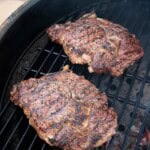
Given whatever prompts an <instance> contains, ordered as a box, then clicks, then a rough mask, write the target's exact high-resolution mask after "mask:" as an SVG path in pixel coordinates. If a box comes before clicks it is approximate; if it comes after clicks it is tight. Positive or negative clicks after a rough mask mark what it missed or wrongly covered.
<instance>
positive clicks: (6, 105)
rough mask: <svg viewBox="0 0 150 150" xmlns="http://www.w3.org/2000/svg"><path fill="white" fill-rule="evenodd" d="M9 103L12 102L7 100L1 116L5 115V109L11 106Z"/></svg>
mask: <svg viewBox="0 0 150 150" xmlns="http://www.w3.org/2000/svg"><path fill="white" fill-rule="evenodd" d="M9 104H10V101H7V103H6V104H5V106H4V108H3V110H2V111H1V113H0V117H1V116H2V115H3V113H4V112H5V110H6V109H7V107H8V106H9Z"/></svg>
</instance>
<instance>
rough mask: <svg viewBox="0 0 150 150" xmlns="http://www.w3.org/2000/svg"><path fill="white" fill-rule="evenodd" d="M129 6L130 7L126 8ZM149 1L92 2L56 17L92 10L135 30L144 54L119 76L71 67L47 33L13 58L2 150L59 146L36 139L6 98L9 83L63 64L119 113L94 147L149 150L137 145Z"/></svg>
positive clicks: (148, 93)
mask: <svg viewBox="0 0 150 150" xmlns="http://www.w3.org/2000/svg"><path fill="white" fill-rule="evenodd" d="M126 10H128V11H126ZM149 10H150V4H149V3H142V2H138V3H136V4H134V8H133V4H132V3H129V4H126V3H124V4H122V3H116V2H114V3H111V4H108V3H107V4H105V3H103V4H94V5H92V6H90V7H86V8H84V9H82V10H77V11H76V12H73V13H71V14H69V15H68V16H65V17H63V18H61V19H60V20H58V22H57V23H63V22H66V21H68V20H71V21H73V20H76V19H77V18H78V17H80V16H81V15H82V14H84V13H86V12H91V11H95V12H96V13H97V15H98V16H99V17H102V18H107V19H109V20H111V21H113V22H115V23H119V24H121V25H123V26H124V27H127V28H128V29H129V31H130V32H132V33H135V34H136V35H137V37H138V38H139V40H140V42H141V45H142V46H143V48H144V51H145V56H144V57H143V58H142V59H141V60H139V61H137V62H136V63H135V64H134V65H132V66H131V67H129V68H128V69H127V70H126V71H125V73H124V74H123V75H122V76H121V77H112V76H110V75H109V74H101V75H99V74H95V73H93V74H90V73H89V72H88V70H87V66H86V65H85V66H81V65H73V64H71V62H70V61H69V60H68V57H67V56H66V55H65V53H64V51H63V49H62V47H61V46H59V45H57V44H55V43H51V41H50V40H49V39H48V37H47V35H46V33H45V31H44V32H42V33H41V34H40V35H39V36H38V37H37V38H36V39H35V40H34V41H33V42H32V43H31V45H30V47H29V48H28V49H26V50H25V51H24V52H23V54H22V55H21V56H20V58H19V59H18V61H17V64H16V65H15V66H14V69H13V70H12V72H11V74H10V78H9V80H8V81H7V84H6V88H5V89H4V91H3V95H2V98H1V104H2V111H1V112H0V120H1V121H0V122H1V123H0V135H1V142H0V147H1V148H2V149H3V150H4V149H28V150H31V149H33V150H34V149H39V150H45V149H57V148H51V147H49V146H48V145H47V144H45V143H44V142H43V141H42V140H40V139H39V138H38V136H37V134H36V132H35V131H34V129H33V128H32V127H30V126H29V124H28V120H27V119H26V117H25V115H23V112H22V110H21V109H20V108H18V107H16V106H14V105H13V104H12V103H11V102H10V100H9V90H10V87H11V85H12V84H14V83H16V82H19V81H20V80H23V79H28V78H30V77H39V76H42V75H44V74H47V73H50V72H56V71H59V70H61V69H62V67H63V66H64V65H66V64H69V65H70V68H71V69H72V70H73V72H75V73H76V74H78V75H84V76H85V78H86V79H88V80H90V81H91V82H92V83H94V84H95V85H96V87H97V88H99V89H100V90H101V91H104V92H106V94H107V96H108V99H109V106H111V107H114V108H115V110H116V111H117V114H118V131H117V134H116V135H115V136H114V137H113V138H112V139H111V140H110V141H109V142H108V143H106V144H105V145H104V146H102V147H100V148H97V149H108V150H119V149H136V150H138V149H150V147H148V145H147V146H146V145H145V146H144V145H142V144H141V140H142V138H143V136H144V134H145V131H146V130H147V129H150V119H149V118H150V102H149V100H150V73H149V70H150V59H149V56H150V51H149V47H150V42H149V39H150V38H149V37H150V14H149Z"/></svg>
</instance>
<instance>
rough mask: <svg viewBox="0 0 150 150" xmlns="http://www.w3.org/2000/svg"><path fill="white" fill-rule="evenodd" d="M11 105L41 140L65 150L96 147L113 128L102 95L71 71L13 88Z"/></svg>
mask: <svg viewBox="0 0 150 150" xmlns="http://www.w3.org/2000/svg"><path fill="white" fill-rule="evenodd" d="M11 101H13V102H14V103H15V104H16V105H19V106H20V107H21V108H22V109H23V111H24V113H25V115H26V116H27V118H28V119H29V124H30V125H31V126H33V128H34V129H35V130H36V131H37V133H38V135H39V137H40V138H41V139H43V140H44V141H45V142H46V143H48V144H49V145H51V146H58V147H60V148H63V149H65V150H89V149H93V148H94V147H97V146H100V145H102V144H103V143H105V142H106V141H107V140H109V139H110V138H111V136H112V135H114V134H115V129H116V127H117V115H116V113H115V112H114V110H113V109H112V108H108V104H107V97H106V95H105V94H104V93H102V92H100V91H99V90H98V89H97V88H96V87H95V86H94V85H93V84H92V83H90V82H89V81H88V80H86V79H84V77H83V76H78V75H76V74H74V73H72V72H71V71H65V70H63V71H60V72H57V73H54V74H49V75H45V76H43V77H41V78H39V79H35V78H30V79H28V80H24V81H21V82H20V83H18V84H16V85H14V86H13V88H12V90H11Z"/></svg>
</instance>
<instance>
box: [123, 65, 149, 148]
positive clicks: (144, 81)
mask: <svg viewBox="0 0 150 150" xmlns="http://www.w3.org/2000/svg"><path fill="white" fill-rule="evenodd" d="M149 69H150V63H149V65H148V68H147V70H146V74H145V76H144V80H143V81H142V85H141V87H140V92H139V95H138V97H137V100H136V103H135V106H134V109H133V114H135V113H136V111H137V109H138V107H137V105H138V103H139V102H140V98H141V96H142V95H143V89H144V85H145V83H146V78H147V76H148V73H149ZM134 118H135V115H134V116H133V117H132V119H131V121H130V123H129V125H128V128H127V131H126V133H125V138H124V142H123V145H122V148H124V147H125V145H126V143H127V138H128V136H129V132H130V130H131V126H132V124H133V120H134Z"/></svg>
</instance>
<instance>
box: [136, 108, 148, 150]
mask: <svg viewBox="0 0 150 150" xmlns="http://www.w3.org/2000/svg"><path fill="white" fill-rule="evenodd" d="M149 112H150V106H149V108H147V110H146V111H145V113H144V117H143V118H144V119H143V121H142V122H143V123H142V125H141V127H140V130H139V134H138V137H137V141H136V145H135V150H136V149H138V146H139V143H140V141H141V139H142V135H143V132H144V129H145V126H146V122H147V117H148V113H149Z"/></svg>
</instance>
